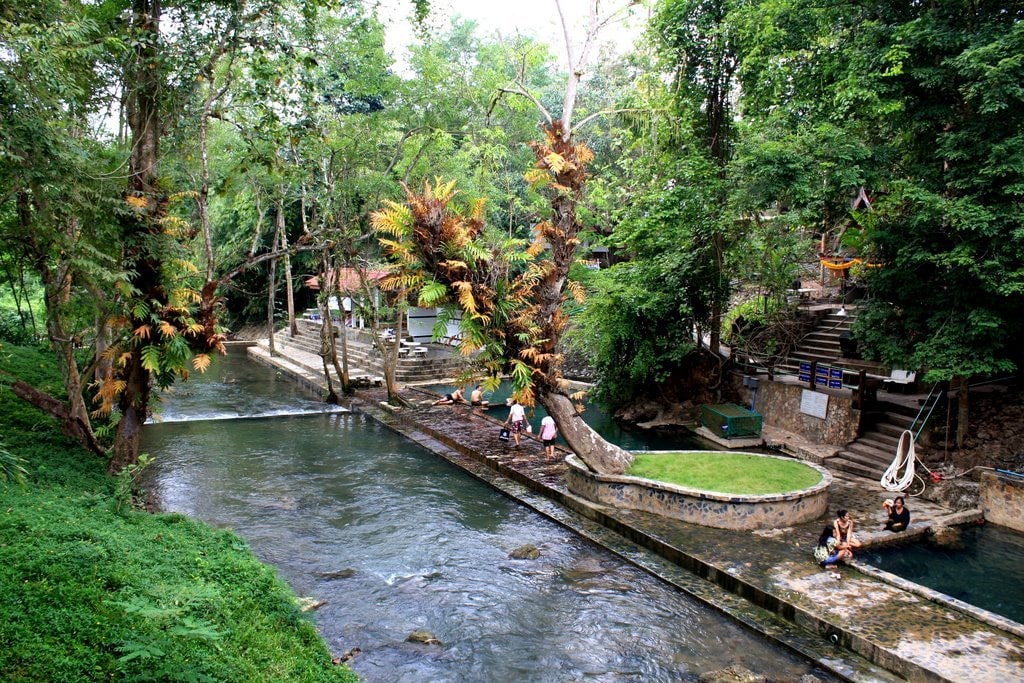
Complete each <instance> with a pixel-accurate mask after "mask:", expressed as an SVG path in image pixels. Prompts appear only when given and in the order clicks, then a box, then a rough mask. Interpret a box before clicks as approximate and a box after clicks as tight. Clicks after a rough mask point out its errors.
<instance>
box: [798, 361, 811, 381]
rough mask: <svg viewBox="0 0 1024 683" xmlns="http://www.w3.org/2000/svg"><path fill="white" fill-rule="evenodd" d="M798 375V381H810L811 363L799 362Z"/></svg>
mask: <svg viewBox="0 0 1024 683" xmlns="http://www.w3.org/2000/svg"><path fill="white" fill-rule="evenodd" d="M799 377H800V381H801V382H810V381H811V364H810V363H801V364H800V374H799Z"/></svg>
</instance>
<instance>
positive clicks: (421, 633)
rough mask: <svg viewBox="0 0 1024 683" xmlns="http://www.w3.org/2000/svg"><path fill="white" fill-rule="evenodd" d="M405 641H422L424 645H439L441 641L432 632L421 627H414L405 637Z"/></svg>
mask: <svg viewBox="0 0 1024 683" xmlns="http://www.w3.org/2000/svg"><path fill="white" fill-rule="evenodd" d="M405 642H407V643H423V644H424V645H440V644H441V641H440V640H438V639H437V638H436V637H435V636H434V634H433V633H431V632H430V631H425V630H423V629H416V630H415V631H413V632H412V633H410V634H409V637H408V638H406V639H405Z"/></svg>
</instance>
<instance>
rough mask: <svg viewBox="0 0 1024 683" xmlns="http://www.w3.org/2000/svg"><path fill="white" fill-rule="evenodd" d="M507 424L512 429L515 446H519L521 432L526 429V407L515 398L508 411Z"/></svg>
mask: <svg viewBox="0 0 1024 683" xmlns="http://www.w3.org/2000/svg"><path fill="white" fill-rule="evenodd" d="M505 426H506V427H508V428H509V429H510V430H511V431H512V438H513V439H515V442H516V445H515V448H519V439H520V438H521V437H520V434H522V433H523V432H524V431H526V408H524V407H523V405H522V404H521V403H520V402H519V401H517V400H515V399H513V400H512V408H511V409H509V411H508V418H506V419H505Z"/></svg>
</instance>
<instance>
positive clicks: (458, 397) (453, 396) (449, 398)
mask: <svg viewBox="0 0 1024 683" xmlns="http://www.w3.org/2000/svg"><path fill="white" fill-rule="evenodd" d="M465 402H466V399H465V397H464V396H463V395H462V387H459V388H458V389H456V390H455V391H453V392H452V393H450V394H445V395H444V396H442V397H441V398H439V399H437V400H436V401H434V405H435V406H451V405H455V404H456V403H465Z"/></svg>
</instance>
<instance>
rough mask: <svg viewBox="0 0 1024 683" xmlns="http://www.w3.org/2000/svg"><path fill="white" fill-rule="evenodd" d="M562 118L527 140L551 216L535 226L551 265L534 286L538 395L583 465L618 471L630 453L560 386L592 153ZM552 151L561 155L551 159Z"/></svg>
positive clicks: (623, 468) (626, 465)
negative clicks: (547, 178) (539, 139)
mask: <svg viewBox="0 0 1024 683" xmlns="http://www.w3.org/2000/svg"><path fill="white" fill-rule="evenodd" d="M563 126H564V124H563V123H562V122H561V121H554V122H553V123H552V124H551V125H549V126H548V127H547V128H546V130H545V132H546V140H545V144H541V143H536V144H534V145H532V147H533V151H534V154H535V155H536V157H537V167H538V168H541V169H546V170H548V171H549V172H550V173H551V174H552V175H553V176H554V183H553V186H554V188H556V191H554V192H552V196H551V209H552V217H551V220H550V221H547V222H545V223H542V224H541V225H540V226H538V227H537V228H536V230H537V233H538V236H539V237H541V238H543V239H544V240H545V241H546V242H547V244H548V246H549V248H550V249H551V261H550V267H548V268H546V269H545V271H544V276H543V277H542V278H541V279H540V280H539V281H538V283H537V285H536V288H535V296H536V302H537V309H536V311H537V312H536V314H535V316H534V321H535V322H536V323H537V325H538V327H539V328H540V330H541V333H540V334H539V335H538V337H539V338H540V339H541V340H542V341H541V342H540V343H539V344H538V350H539V351H540V353H539V354H537V355H536V357H537V358H539V359H540V360H538V361H537V362H536V363H535V368H536V370H539V371H540V372H539V374H538V375H537V376H536V377H537V378H536V380H535V385H536V388H537V399H538V400H539V401H540V402H541V404H542V405H543V406H544V407H545V408H546V409H547V410H548V413H549V414H550V415H551V417H552V418H554V420H555V423H556V424H557V425H558V428H559V431H560V432H561V434H562V436H563V438H565V440H566V442H567V443H568V444H569V446H570V447H571V448H572V449H573V450H574V451H575V452H576V455H577V456H579V458H580V459H581V460H583V462H585V463H586V464H587V466H588V467H590V468H591V469H594V470H596V471H598V472H601V473H604V474H621V473H623V472H625V470H626V468H628V467H629V464H630V463H631V462H632V459H633V458H632V456H631V455H630V454H629V453H628V452H626V451H624V450H623V449H621V448H619V447H618V446H616V445H615V444H612V443H609V442H608V441H606V440H605V439H604V438H602V437H601V436H600V435H599V434H597V432H595V431H594V430H593V429H591V428H590V426H589V425H587V424H586V423H585V422H584V421H583V418H582V417H580V415H579V414H578V413H577V412H576V408H575V406H574V405H573V402H572V401H571V400H570V399H569V398H568V397H567V396H565V395H564V394H562V393H561V392H560V388H559V386H560V379H561V372H560V369H559V365H560V363H561V355H560V354H559V352H558V343H559V341H560V340H561V338H562V333H563V332H564V331H565V326H566V324H567V322H568V321H567V317H566V315H565V311H564V310H563V305H564V303H565V299H566V296H565V290H566V281H567V279H568V276H569V267H570V266H571V265H572V263H573V260H574V259H575V256H576V247H577V245H578V244H579V232H580V228H581V227H582V226H581V224H580V221H579V217H578V216H577V212H576V207H577V206H578V205H579V202H580V201H582V199H583V186H584V183H585V182H586V178H587V173H586V166H587V164H588V163H589V161H590V160H591V159H592V158H593V155H592V153H591V152H590V150H589V149H587V148H586V146H585V145H577V144H575V143H574V142H573V140H572V137H571V136H570V135H568V134H567V132H566V130H565V128H564V127H563ZM552 154H554V155H557V157H559V158H560V159H561V160H562V161H561V162H557V163H556V164H552V163H551V159H553V158H554V157H553V156H552Z"/></svg>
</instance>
